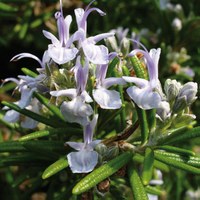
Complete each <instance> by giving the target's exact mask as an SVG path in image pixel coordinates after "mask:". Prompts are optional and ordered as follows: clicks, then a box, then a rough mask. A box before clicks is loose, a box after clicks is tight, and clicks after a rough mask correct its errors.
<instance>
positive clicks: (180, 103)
mask: <svg viewBox="0 0 200 200" xmlns="http://www.w3.org/2000/svg"><path fill="white" fill-rule="evenodd" d="M186 107H187V101H186V96H182V97H178V98H177V99H176V101H175V103H174V106H173V112H174V113H178V112H180V111H182V110H184V109H185V108H186Z"/></svg>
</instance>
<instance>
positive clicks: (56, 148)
mask: <svg viewBox="0 0 200 200" xmlns="http://www.w3.org/2000/svg"><path fill="white" fill-rule="evenodd" d="M22 144H23V146H24V147H25V148H26V149H28V150H29V151H32V152H36V153H41V154H44V153H45V154H47V155H49V156H50V154H51V155H54V153H56V152H62V153H64V152H65V147H64V143H63V142H62V141H49V140H31V141H24V142H22Z"/></svg>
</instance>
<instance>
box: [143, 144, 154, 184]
mask: <svg viewBox="0 0 200 200" xmlns="http://www.w3.org/2000/svg"><path fill="white" fill-rule="evenodd" d="M153 164H154V153H153V151H152V149H151V148H149V147H147V148H146V150H145V157H144V163H143V170H142V177H141V178H142V182H143V184H144V185H148V184H149V182H150V180H151V179H152V175H153Z"/></svg>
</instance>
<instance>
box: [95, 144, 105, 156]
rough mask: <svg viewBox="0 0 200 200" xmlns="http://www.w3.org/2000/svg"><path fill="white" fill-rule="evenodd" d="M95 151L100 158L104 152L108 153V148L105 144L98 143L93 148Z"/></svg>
mask: <svg viewBox="0 0 200 200" xmlns="http://www.w3.org/2000/svg"><path fill="white" fill-rule="evenodd" d="M95 151H96V152H97V153H98V154H100V155H101V156H104V155H105V154H106V152H107V151H108V148H107V147H106V145H105V144H103V143H99V144H97V145H96V146H95Z"/></svg>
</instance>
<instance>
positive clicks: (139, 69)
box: [130, 56, 148, 79]
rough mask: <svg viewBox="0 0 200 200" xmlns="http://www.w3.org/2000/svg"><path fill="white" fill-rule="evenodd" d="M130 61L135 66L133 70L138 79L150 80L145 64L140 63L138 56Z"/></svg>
mask: <svg viewBox="0 0 200 200" xmlns="http://www.w3.org/2000/svg"><path fill="white" fill-rule="evenodd" d="M130 61H131V63H132V65H133V69H134V71H135V74H136V76H137V77H138V78H143V79H148V76H147V73H146V71H145V68H144V66H143V64H142V63H141V62H140V60H139V59H138V57H137V56H133V57H131V58H130Z"/></svg>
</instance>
